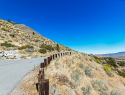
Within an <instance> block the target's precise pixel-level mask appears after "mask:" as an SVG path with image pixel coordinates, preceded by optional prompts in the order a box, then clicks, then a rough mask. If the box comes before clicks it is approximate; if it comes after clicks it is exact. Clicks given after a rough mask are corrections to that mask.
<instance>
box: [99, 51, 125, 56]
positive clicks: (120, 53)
mask: <svg viewBox="0 0 125 95" xmlns="http://www.w3.org/2000/svg"><path fill="white" fill-rule="evenodd" d="M97 56H111V57H124V56H125V52H118V53H108V54H97Z"/></svg>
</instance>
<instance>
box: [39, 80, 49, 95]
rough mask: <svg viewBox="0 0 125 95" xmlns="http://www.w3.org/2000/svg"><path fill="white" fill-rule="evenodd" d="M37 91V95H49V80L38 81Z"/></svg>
mask: <svg viewBox="0 0 125 95" xmlns="http://www.w3.org/2000/svg"><path fill="white" fill-rule="evenodd" d="M39 91H40V92H39V95H49V79H41V80H40V85H39Z"/></svg>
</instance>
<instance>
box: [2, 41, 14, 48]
mask: <svg viewBox="0 0 125 95" xmlns="http://www.w3.org/2000/svg"><path fill="white" fill-rule="evenodd" d="M1 46H5V47H15V45H13V44H11V43H8V42H6V41H5V42H4V43H1Z"/></svg>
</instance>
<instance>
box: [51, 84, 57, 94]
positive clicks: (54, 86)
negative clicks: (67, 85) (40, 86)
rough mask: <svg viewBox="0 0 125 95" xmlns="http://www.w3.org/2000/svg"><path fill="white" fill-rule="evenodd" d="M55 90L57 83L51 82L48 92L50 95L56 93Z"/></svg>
mask: <svg viewBox="0 0 125 95" xmlns="http://www.w3.org/2000/svg"><path fill="white" fill-rule="evenodd" d="M56 92H57V85H56V84H52V85H51V87H50V89H49V93H50V95H56Z"/></svg>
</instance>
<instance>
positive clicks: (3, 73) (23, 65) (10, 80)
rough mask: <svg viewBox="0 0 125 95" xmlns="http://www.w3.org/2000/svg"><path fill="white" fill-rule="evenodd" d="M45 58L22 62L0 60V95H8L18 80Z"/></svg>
mask: <svg viewBox="0 0 125 95" xmlns="http://www.w3.org/2000/svg"><path fill="white" fill-rule="evenodd" d="M45 58H46V57H40V58H33V59H24V60H0V95H10V93H11V91H12V90H13V89H14V88H15V87H16V85H17V84H18V83H19V82H20V80H21V79H22V78H23V77H24V76H25V75H26V74H27V73H28V72H29V71H31V70H32V69H33V68H34V66H38V65H39V64H40V63H41V62H44V59H45Z"/></svg>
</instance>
